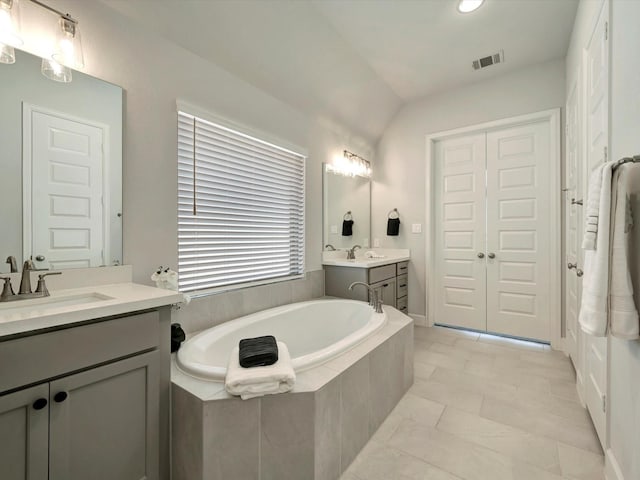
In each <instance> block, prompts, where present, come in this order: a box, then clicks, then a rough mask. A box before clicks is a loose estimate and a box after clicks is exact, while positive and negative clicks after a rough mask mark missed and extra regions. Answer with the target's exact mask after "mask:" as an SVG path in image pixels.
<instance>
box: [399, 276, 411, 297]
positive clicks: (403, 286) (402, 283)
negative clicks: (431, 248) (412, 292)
mask: <svg viewBox="0 0 640 480" xmlns="http://www.w3.org/2000/svg"><path fill="white" fill-rule="evenodd" d="M408 288H409V287H408V279H407V275H406V274H405V275H399V276H398V298H400V297H406V296H407V289H408Z"/></svg>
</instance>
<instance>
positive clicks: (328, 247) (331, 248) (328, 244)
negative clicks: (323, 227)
mask: <svg viewBox="0 0 640 480" xmlns="http://www.w3.org/2000/svg"><path fill="white" fill-rule="evenodd" d="M324 248H326V249H327V250H329V251H330V252H335V251H336V247H334V246H333V245H331V244H330V243H327V244H326V245H325V246H324Z"/></svg>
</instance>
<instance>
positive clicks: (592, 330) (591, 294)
mask: <svg viewBox="0 0 640 480" xmlns="http://www.w3.org/2000/svg"><path fill="white" fill-rule="evenodd" d="M611 166H612V164H611V162H609V163H606V164H605V165H604V166H603V167H601V168H602V179H601V181H600V191H599V192H597V193H596V192H595V187H594V188H593V189H592V186H593V185H592V183H595V180H594V175H595V172H594V174H592V175H591V180H590V181H589V198H588V201H587V205H588V206H590V205H592V204H593V198H591V196H592V195H596V196H597V197H598V198H599V203H598V213H597V215H598V228H597V241H596V234H593V232H589V230H588V226H589V225H590V224H589V222H588V220H587V224H586V225H585V239H584V243H583V246H582V248H584V249H585V252H584V282H583V284H582V285H583V286H582V306H581V308H580V327H581V328H582V330H584V331H585V332H586V333H588V334H590V335H595V336H597V337H604V336H605V335H606V334H607V324H608V301H609V236H610V227H611V225H610V223H611V222H610V217H611ZM588 208H590V207H588ZM591 208H592V207H591ZM587 215H588V217H592V215H589V213H587ZM589 233H592V234H593V236H588V234H589ZM589 239H593V243H594V247H595V249H590V248H589V247H590V246H591V245H590V244H589V242H588V241H587V240H589ZM585 244H588V245H586V246H585Z"/></svg>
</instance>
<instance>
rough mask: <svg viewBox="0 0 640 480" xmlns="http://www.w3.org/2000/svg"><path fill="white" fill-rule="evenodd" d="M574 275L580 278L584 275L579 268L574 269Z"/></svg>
mask: <svg viewBox="0 0 640 480" xmlns="http://www.w3.org/2000/svg"><path fill="white" fill-rule="evenodd" d="M576 275H577V276H579V277H581V276H582V275H584V272H583V271H582V270H581V269H580V268H577V269H576Z"/></svg>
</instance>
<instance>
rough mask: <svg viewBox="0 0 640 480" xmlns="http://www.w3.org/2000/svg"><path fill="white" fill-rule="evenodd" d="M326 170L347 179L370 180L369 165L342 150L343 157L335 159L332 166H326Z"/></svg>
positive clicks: (357, 156)
mask: <svg viewBox="0 0 640 480" xmlns="http://www.w3.org/2000/svg"><path fill="white" fill-rule="evenodd" d="M327 169H328V170H329V171H331V172H334V173H339V174H340V175H345V176H347V177H356V176H358V177H365V178H371V163H370V162H369V160H365V159H364V158H362V157H361V156H359V155H356V154H355V153H352V152H350V151H348V150H344V152H343V156H342V157H340V158H337V159H336V160H335V161H334V162H333V164H328V165H327Z"/></svg>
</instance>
